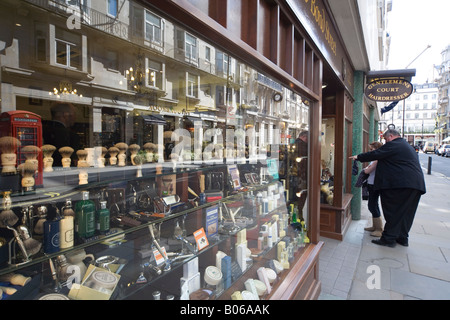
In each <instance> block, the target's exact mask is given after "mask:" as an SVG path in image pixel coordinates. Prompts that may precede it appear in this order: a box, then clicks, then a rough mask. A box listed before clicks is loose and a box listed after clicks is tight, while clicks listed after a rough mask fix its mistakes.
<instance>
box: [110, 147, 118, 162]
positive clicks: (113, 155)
mask: <svg viewBox="0 0 450 320" xmlns="http://www.w3.org/2000/svg"><path fill="white" fill-rule="evenodd" d="M108 153H109V164H110V165H111V166H115V165H117V155H118V154H119V148H117V147H110V148H109V149H108Z"/></svg>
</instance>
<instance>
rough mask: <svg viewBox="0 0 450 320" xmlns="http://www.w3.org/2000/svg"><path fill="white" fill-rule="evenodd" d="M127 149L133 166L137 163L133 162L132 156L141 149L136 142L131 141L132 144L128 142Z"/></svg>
mask: <svg viewBox="0 0 450 320" xmlns="http://www.w3.org/2000/svg"><path fill="white" fill-rule="evenodd" d="M128 150H129V151H130V161H131V164H132V165H134V166H135V165H137V164H136V163H135V162H134V158H135V157H136V156H137V154H138V152H139V150H141V147H140V146H139V145H138V144H135V143H133V144H130V146H129V147H128ZM140 164H142V163H140Z"/></svg>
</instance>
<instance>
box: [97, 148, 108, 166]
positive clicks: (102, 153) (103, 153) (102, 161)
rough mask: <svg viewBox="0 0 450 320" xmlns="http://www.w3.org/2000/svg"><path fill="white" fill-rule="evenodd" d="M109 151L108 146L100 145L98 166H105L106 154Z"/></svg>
mask: <svg viewBox="0 0 450 320" xmlns="http://www.w3.org/2000/svg"><path fill="white" fill-rule="evenodd" d="M107 153H108V149H107V148H106V147H100V152H99V154H98V158H97V167H99V168H104V167H105V164H106V159H105V156H106V154H107Z"/></svg>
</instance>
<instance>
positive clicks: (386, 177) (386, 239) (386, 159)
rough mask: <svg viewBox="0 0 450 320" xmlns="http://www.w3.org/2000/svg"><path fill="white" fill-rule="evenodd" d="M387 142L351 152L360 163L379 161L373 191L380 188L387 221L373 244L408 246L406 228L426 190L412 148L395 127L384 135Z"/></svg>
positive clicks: (409, 224) (407, 230)
mask: <svg viewBox="0 0 450 320" xmlns="http://www.w3.org/2000/svg"><path fill="white" fill-rule="evenodd" d="M383 136H384V139H385V140H386V143H385V144H384V145H383V146H382V147H380V148H379V149H376V150H373V151H369V152H366V153H362V154H359V155H353V156H351V157H350V158H351V159H356V160H358V161H360V162H369V161H374V160H378V163H377V173H376V175H375V181H374V190H379V192H380V199H381V207H382V209H383V214H384V218H385V220H386V224H385V225H384V230H383V233H382V235H381V237H380V238H379V239H376V240H372V242H373V243H375V244H377V245H382V246H388V247H395V245H396V243H399V244H401V245H403V246H408V237H409V230H410V229H411V226H412V224H413V221H414V216H415V214H416V210H417V207H418V205H419V201H420V197H421V196H422V195H423V194H425V193H426V187H425V179H424V176H423V172H422V168H421V167H420V163H419V158H418V155H417V153H416V152H415V150H414V148H413V147H412V146H411V145H409V144H408V142H407V141H406V140H405V139H403V138H402V137H401V136H400V134H399V133H398V131H397V130H394V129H389V130H387V131H386V132H385V133H384V134H383Z"/></svg>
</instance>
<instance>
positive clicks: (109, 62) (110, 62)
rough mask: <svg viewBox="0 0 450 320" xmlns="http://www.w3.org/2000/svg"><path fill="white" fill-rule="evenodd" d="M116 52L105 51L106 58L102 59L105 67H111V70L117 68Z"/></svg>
mask: <svg viewBox="0 0 450 320" xmlns="http://www.w3.org/2000/svg"><path fill="white" fill-rule="evenodd" d="M117 56H118V55H117V52H116V51H107V52H106V59H105V60H104V64H105V66H106V68H108V69H112V70H119V61H118V58H117Z"/></svg>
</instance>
